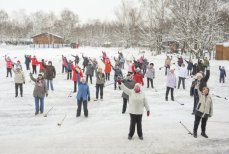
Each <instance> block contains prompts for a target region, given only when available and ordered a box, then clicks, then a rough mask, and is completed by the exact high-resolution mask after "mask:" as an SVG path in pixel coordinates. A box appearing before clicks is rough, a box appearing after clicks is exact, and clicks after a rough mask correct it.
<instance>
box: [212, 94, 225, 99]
mask: <svg viewBox="0 0 229 154" xmlns="http://www.w3.org/2000/svg"><path fill="white" fill-rule="evenodd" d="M212 95H213V96H216V97H218V98H223V97H220V96H218V95H214V94H212ZM223 99H226V100H227V98H226V97H225V98H223Z"/></svg>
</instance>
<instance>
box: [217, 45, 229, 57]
mask: <svg viewBox="0 0 229 154" xmlns="http://www.w3.org/2000/svg"><path fill="white" fill-rule="evenodd" d="M215 58H216V59H217V60H229V42H227V43H217V44H216V53H215Z"/></svg>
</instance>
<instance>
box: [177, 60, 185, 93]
mask: <svg viewBox="0 0 229 154" xmlns="http://www.w3.org/2000/svg"><path fill="white" fill-rule="evenodd" d="M176 67H177V68H178V69H179V75H178V76H179V81H178V86H177V87H178V88H177V89H179V88H180V83H181V81H182V85H183V89H185V79H186V78H187V75H188V69H187V68H186V67H185V64H182V65H181V67H180V66H178V65H176Z"/></svg>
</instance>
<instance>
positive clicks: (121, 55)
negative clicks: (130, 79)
mask: <svg viewBox="0 0 229 154" xmlns="http://www.w3.org/2000/svg"><path fill="white" fill-rule="evenodd" d="M118 54H119V59H121V57H123V54H122V52H120V53H119V51H118Z"/></svg>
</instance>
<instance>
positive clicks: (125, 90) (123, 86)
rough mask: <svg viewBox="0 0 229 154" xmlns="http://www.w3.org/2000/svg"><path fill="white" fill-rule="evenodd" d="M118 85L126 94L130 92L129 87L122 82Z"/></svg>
mask: <svg viewBox="0 0 229 154" xmlns="http://www.w3.org/2000/svg"><path fill="white" fill-rule="evenodd" d="M120 87H121V88H122V90H123V91H124V93H126V94H127V95H130V94H131V90H130V89H129V88H127V87H126V86H125V85H124V84H123V83H122V84H121V85H120Z"/></svg>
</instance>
